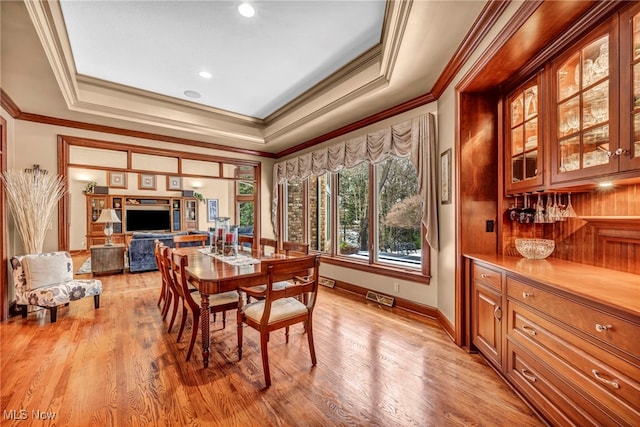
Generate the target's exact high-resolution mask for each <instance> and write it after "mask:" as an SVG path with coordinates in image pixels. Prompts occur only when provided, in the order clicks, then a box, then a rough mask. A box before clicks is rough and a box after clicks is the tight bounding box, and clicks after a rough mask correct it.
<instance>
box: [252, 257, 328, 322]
mask: <svg viewBox="0 0 640 427" xmlns="http://www.w3.org/2000/svg"><path fill="white" fill-rule="evenodd" d="M265 266H266V268H267V278H268V281H267V290H266V292H265V310H264V313H263V316H262V322H261V323H262V324H263V325H266V324H267V323H269V314H268V312H269V311H270V307H271V304H272V303H273V302H274V301H276V300H278V299H281V298H288V297H297V296H300V295H305V294H306V298H305V300H306V301H307V303H306V304H307V308H308V309H309V311H310V312H311V311H312V310H313V307H314V306H315V300H316V297H315V296H316V294H317V292H318V276H319V270H320V255H319V254H318V255H305V256H300V257H296V258H283V259H277V260H270V261H265V262H264V263H263V268H264V267H265ZM283 281H287V282H290V283H292V285H290V286H287V287H285V288H279V289H274V286H273V285H274V284H275V283H278V282H283ZM276 329H277V328H276Z"/></svg>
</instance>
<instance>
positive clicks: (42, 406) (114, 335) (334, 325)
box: [0, 257, 543, 427]
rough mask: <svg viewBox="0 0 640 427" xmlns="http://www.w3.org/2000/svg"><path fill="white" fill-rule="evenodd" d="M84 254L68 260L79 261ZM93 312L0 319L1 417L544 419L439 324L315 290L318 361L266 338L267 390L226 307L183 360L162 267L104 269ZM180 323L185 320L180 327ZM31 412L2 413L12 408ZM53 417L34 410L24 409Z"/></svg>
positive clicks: (249, 335)
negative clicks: (167, 316) (167, 313)
mask: <svg viewBox="0 0 640 427" xmlns="http://www.w3.org/2000/svg"><path fill="white" fill-rule="evenodd" d="M84 258H85V257H83V258H80V259H74V262H76V263H77V265H76V268H77V267H78V266H79V265H80V264H81V263H82V261H84ZM102 280H103V294H102V299H101V308H100V309H98V310H94V309H93V299H92V298H85V299H83V300H81V301H77V302H74V303H71V304H70V306H69V307H66V308H60V309H59V311H58V322H57V323H56V324H50V323H49V315H48V313H47V312H46V311H44V310H40V311H38V312H35V313H31V314H29V316H28V318H27V319H22V318H20V317H19V316H17V317H13V318H11V319H10V320H9V321H8V322H4V323H2V324H0V336H1V347H0V358H1V372H0V386H1V395H0V399H1V400H0V411H1V413H0V425H2V426H12V425H19V426H27V425H38V426H43V425H56V426H81V427H84V426H148V425H152V426H156V425H157V426H186V425H188V426H211V425H216V426H227V425H228V426H253V425H255V426H331V425H354V426H459V425H473V426H480V425H484V426H495V425H506V426H540V425H543V424H542V422H541V421H540V420H539V419H538V418H537V417H536V416H535V415H534V414H533V413H532V411H531V410H530V409H529V408H528V407H527V406H526V405H525V404H524V403H523V402H522V401H521V400H520V399H519V398H518V397H517V396H516V395H515V394H514V393H513V391H511V389H510V388H509V387H508V386H507V385H506V384H505V383H504V382H503V381H502V380H501V379H499V377H498V376H497V375H496V374H495V373H494V372H493V371H492V370H491V369H490V368H489V367H488V366H487V364H486V362H485V361H484V360H483V359H482V357H480V356H479V355H469V354H467V353H466V352H464V351H463V350H461V349H459V348H458V347H456V346H455V345H454V344H453V343H452V342H451V341H450V340H449V338H448V337H447V336H446V334H445V333H444V332H443V331H442V330H441V329H440V328H439V327H438V326H437V324H436V323H435V322H432V321H429V320H421V319H417V318H412V316H407V315H403V314H402V313H392V312H391V311H390V310H389V309H386V308H381V307H378V306H377V305H375V304H371V303H367V302H365V301H364V299H363V298H361V297H355V296H352V295H350V294H346V293H344V292H341V291H336V290H331V289H327V288H322V287H321V292H320V295H319V300H318V304H317V306H316V310H315V313H314V336H315V341H316V353H317V356H318V365H317V366H316V367H315V368H312V367H311V361H310V357H309V352H308V347H307V340H306V337H305V335H303V334H302V328H301V327H300V326H296V327H293V328H292V332H291V339H290V342H289V344H285V342H284V333H283V332H281V331H279V332H276V333H274V334H272V336H271V342H270V346H269V350H270V351H269V355H270V361H271V376H272V381H273V385H272V386H271V387H270V388H268V389H263V373H262V365H261V358H260V349H259V341H258V334H257V333H256V332H255V331H254V330H252V329H249V328H247V329H245V346H244V355H243V359H242V361H240V362H238V359H237V353H236V349H237V343H236V334H235V332H236V331H235V329H236V327H235V326H236V324H235V312H230V313H229V316H228V317H229V321H228V323H227V327H226V329H224V330H221V327H222V322H221V320H220V318H218V321H217V322H216V324H214V325H212V341H213V342H212V349H211V350H212V357H211V363H210V365H209V368H208V369H206V370H205V369H203V368H202V358H201V348H200V346H199V338H198V344H196V348H195V351H194V356H195V357H192V359H191V360H190V361H189V362H188V363H187V362H185V360H184V356H185V353H186V348H187V338H188V333H189V330H187V334H186V335H187V338H183V340H182V342H180V343H176V342H175V340H176V334H177V328H174V331H173V332H172V333H171V334H168V333H167V332H166V326H167V323H166V322H163V321H162V318H161V315H160V310H159V309H158V307H157V306H156V301H157V297H158V291H159V280H160V277H159V273H157V272H151V273H141V274H124V275H113V276H105V277H102ZM187 328H189V324H188V325H187ZM12 410H15V411H17V412H16V414H17V416H20V414H21V412H20V411H21V410H26V412H24V413H22V414H25V413H26V414H27V418H28V419H27V420H26V421H15V420H13V421H12V420H8V419H7V417H8V413H9V412H8V411H12ZM37 410H39V411H43V412H45V413H46V412H49V413H54V414H55V421H54V422H50V421H47V422H44V421H39V420H34V419H33V418H32V417H33V411H37Z"/></svg>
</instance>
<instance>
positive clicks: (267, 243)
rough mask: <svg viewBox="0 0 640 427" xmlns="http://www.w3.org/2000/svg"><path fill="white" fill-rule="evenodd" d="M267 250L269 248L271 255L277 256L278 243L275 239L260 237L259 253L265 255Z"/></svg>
mask: <svg viewBox="0 0 640 427" xmlns="http://www.w3.org/2000/svg"><path fill="white" fill-rule="evenodd" d="M267 248H271V250H272V251H273V253H275V254H277V253H278V241H277V240H275V239H269V238H266V237H261V238H260V251H261V252H262V253H266V252H265V251H266V249H267Z"/></svg>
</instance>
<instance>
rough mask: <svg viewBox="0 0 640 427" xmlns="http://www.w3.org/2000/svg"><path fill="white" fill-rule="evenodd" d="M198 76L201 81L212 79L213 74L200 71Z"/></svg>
mask: <svg viewBox="0 0 640 427" xmlns="http://www.w3.org/2000/svg"><path fill="white" fill-rule="evenodd" d="M198 75H199V76H200V77H202V78H203V79H210V78H211V77H213V74H211V73H210V72H208V71H200V72H199V73H198Z"/></svg>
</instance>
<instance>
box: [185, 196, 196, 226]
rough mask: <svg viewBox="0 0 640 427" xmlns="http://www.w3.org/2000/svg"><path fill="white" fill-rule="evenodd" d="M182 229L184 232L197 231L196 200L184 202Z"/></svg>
mask: <svg viewBox="0 0 640 427" xmlns="http://www.w3.org/2000/svg"><path fill="white" fill-rule="evenodd" d="M184 229H185V230H197V229H198V200H197V199H185V200H184Z"/></svg>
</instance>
